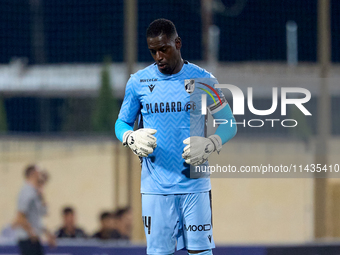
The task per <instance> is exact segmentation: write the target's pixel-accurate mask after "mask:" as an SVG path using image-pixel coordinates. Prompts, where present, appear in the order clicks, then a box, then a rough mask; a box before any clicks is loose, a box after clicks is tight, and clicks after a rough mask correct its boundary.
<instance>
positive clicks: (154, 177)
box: [118, 61, 224, 194]
mask: <svg viewBox="0 0 340 255" xmlns="http://www.w3.org/2000/svg"><path fill="white" fill-rule="evenodd" d="M195 78H214V77H213V76H212V75H211V74H210V73H209V72H207V71H206V70H204V69H202V68H200V67H198V66H196V65H194V64H191V63H188V62H187V61H185V64H184V65H183V67H182V69H181V71H180V72H178V73H176V74H173V75H165V74H162V73H161V72H160V71H159V70H158V67H157V65H156V64H152V65H150V66H148V67H146V68H145V69H143V70H140V71H138V72H137V73H135V74H134V75H132V76H131V77H130V79H129V81H128V83H127V86H126V91H125V97H124V101H123V104H122V107H121V110H120V113H119V116H118V118H119V119H120V120H121V121H123V122H125V123H127V124H129V125H130V126H132V125H133V123H134V122H135V120H136V118H137V116H138V115H139V114H141V124H142V127H143V128H152V129H156V130H157V133H156V134H155V137H156V138H157V147H156V149H155V150H154V152H153V153H152V154H150V155H149V156H148V157H144V158H142V174H141V192H142V193H148V194H184V193H195V192H204V191H209V190H210V189H211V184H210V179H209V178H198V179H192V178H190V166H189V165H188V164H186V163H185V161H184V159H183V158H182V153H183V148H184V147H185V144H183V140H185V139H186V138H188V137H190V135H191V136H192V135H193V134H192V132H190V112H192V111H193V110H194V109H195V110H196V112H197V109H196V107H197V106H196V103H195V102H193V101H192V100H190V99H191V94H190V93H188V92H187V91H189V92H190V88H189V87H188V86H189V84H186V86H185V80H187V79H195ZM186 82H188V81H186ZM196 86H197V85H196ZM212 86H213V85H212ZM205 89H206V90H209V88H208V87H207V86H205ZM197 91H200V90H197ZM202 92H203V90H202ZM210 92H211V91H210ZM211 94H212V95H213V97H214V99H212V98H211V97H210V96H208V97H207V105H211V104H212V103H214V101H215V100H216V101H217V102H218V101H219V100H220V97H218V96H217V94H216V93H213V92H211ZM218 94H220V96H221V97H222V96H223V95H222V93H221V91H220V90H218ZM199 98H200V97H199ZM223 98H224V97H223ZM191 121H193V118H192V120H191ZM194 121H195V135H200V136H204V127H205V125H204V122H205V116H204V115H201V114H196V115H195V117H194ZM192 124H193V123H192ZM206 164H207V163H206Z"/></svg>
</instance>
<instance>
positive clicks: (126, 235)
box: [115, 207, 132, 240]
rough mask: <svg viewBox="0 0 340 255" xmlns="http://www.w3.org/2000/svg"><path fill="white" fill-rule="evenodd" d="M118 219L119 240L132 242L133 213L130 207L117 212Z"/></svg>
mask: <svg viewBox="0 0 340 255" xmlns="http://www.w3.org/2000/svg"><path fill="white" fill-rule="evenodd" d="M115 218H116V219H117V223H116V230H117V232H118V238H117V239H124V240H130V238H131V231H132V211H131V208H130V207H125V208H121V209H118V210H117V211H116V212H115Z"/></svg>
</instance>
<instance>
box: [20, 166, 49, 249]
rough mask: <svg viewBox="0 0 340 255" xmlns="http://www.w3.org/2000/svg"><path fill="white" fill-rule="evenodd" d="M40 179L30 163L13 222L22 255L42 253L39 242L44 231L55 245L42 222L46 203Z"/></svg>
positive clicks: (26, 170)
mask: <svg viewBox="0 0 340 255" xmlns="http://www.w3.org/2000/svg"><path fill="white" fill-rule="evenodd" d="M41 179H42V175H41V171H40V168H39V167H38V166H37V165H30V166H28V167H27V168H26V169H25V184H24V186H23V187H22V189H21V191H20V193H19V198H18V213H17V217H16V220H15V223H14V226H15V227H17V231H16V232H17V238H18V241H19V248H20V251H21V254H22V255H42V254H44V250H43V247H42V245H41V242H40V240H41V236H42V234H44V233H45V235H46V237H47V241H48V243H49V245H50V246H55V238H54V236H53V235H52V234H51V233H50V232H49V231H48V230H47V229H46V228H44V226H43V224H42V217H43V216H44V215H45V214H46V204H45V203H44V201H43V194H42V191H41V190H42V186H43V185H44V184H42V183H41ZM44 183H45V182H44Z"/></svg>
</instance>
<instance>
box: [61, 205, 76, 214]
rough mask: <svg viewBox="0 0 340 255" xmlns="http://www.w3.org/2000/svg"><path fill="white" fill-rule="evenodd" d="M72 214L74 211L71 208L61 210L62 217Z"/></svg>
mask: <svg viewBox="0 0 340 255" xmlns="http://www.w3.org/2000/svg"><path fill="white" fill-rule="evenodd" d="M69 213H74V209H73V208H72V207H71V206H67V207H64V209H63V215H66V214H69Z"/></svg>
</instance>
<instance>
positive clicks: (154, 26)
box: [146, 19, 177, 38]
mask: <svg viewBox="0 0 340 255" xmlns="http://www.w3.org/2000/svg"><path fill="white" fill-rule="evenodd" d="M175 34H177V30H176V27H175V25H174V23H172V22H171V21H170V20H168V19H156V20H154V21H152V22H151V24H150V25H149V27H148V29H147V30H146V38H148V37H156V36H159V35H166V36H167V37H168V38H171V37H172V36H173V35H175Z"/></svg>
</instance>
